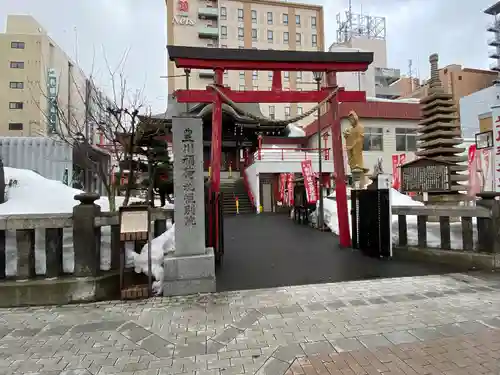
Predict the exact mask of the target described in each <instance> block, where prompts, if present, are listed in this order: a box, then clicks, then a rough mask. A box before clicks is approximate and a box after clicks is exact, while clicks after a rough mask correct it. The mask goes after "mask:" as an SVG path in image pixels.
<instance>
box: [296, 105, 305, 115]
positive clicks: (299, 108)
mask: <svg viewBox="0 0 500 375" xmlns="http://www.w3.org/2000/svg"><path fill="white" fill-rule="evenodd" d="M297 114H298V115H299V116H300V115H302V114H304V110H303V109H302V107H301V106H298V107H297Z"/></svg>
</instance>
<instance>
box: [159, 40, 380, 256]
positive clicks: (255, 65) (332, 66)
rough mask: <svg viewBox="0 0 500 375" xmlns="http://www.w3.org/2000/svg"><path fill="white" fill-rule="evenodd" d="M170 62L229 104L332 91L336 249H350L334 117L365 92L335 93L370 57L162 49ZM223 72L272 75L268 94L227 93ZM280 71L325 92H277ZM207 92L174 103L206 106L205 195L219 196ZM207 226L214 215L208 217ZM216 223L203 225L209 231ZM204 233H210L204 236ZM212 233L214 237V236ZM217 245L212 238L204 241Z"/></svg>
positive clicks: (311, 98) (212, 99)
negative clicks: (211, 78) (314, 80)
mask: <svg viewBox="0 0 500 375" xmlns="http://www.w3.org/2000/svg"><path fill="white" fill-rule="evenodd" d="M167 50H168V55H169V58H170V60H172V61H174V63H175V65H176V66H177V68H184V69H211V70H213V71H214V72H215V82H214V85H215V87H217V90H218V91H220V92H222V93H223V94H224V95H225V96H226V97H227V98H229V99H230V100H231V101H233V102H234V103H319V102H321V101H323V100H325V99H327V98H328V97H329V96H330V95H331V94H332V91H333V90H338V91H337V93H336V94H335V95H333V96H332V97H331V98H330V99H329V102H330V105H329V113H330V115H329V116H328V117H330V121H331V128H332V153H333V163H334V170H335V189H336V201H337V213H338V223H339V239H340V245H341V246H342V247H350V245H351V237H350V232H349V213H348V209H347V186H346V179H345V170H344V160H343V152H342V135H341V125H340V119H339V117H338V103H339V102H363V101H366V94H365V92H360V91H345V90H343V89H338V88H337V78H336V73H337V72H352V71H356V72H359V71H366V70H367V69H368V66H369V65H370V64H371V63H372V62H373V53H372V52H309V51H307V52H303V51H276V50H254V49H228V48H223V49H222V48H204V47H183V46H167ZM225 70H240V71H241V70H243V71H245V70H249V71H266V70H267V71H273V81H272V91H232V90H231V89H229V88H227V87H224V86H223V84H224V82H223V77H224V71H225ZM282 71H302V72H305V71H312V72H324V73H326V77H327V87H326V88H323V89H322V90H320V91H283V90H282V82H281V72H282ZM217 90H214V89H213V88H207V90H177V91H176V92H175V96H176V98H177V102H179V103H212V104H213V112H212V145H211V150H212V151H211V166H212V173H211V190H212V192H219V191H220V160H221V159H220V158H221V146H222V144H221V134H222V103H223V99H222V97H221V94H220V93H219V92H218V91H217ZM209 217H210V220H213V218H214V215H210V216H209ZM214 225H215V228H217V227H218V225H219V223H218V222H217V220H215V222H209V226H210V228H213V226H214ZM209 233H213V231H212V230H210V232H209ZM215 233H219V232H218V231H217V230H216V231H215ZM209 243H210V245H211V246H214V245H215V244H217V243H218V241H217V239H216V238H211V239H210V241H209Z"/></svg>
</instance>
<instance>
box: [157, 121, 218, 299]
mask: <svg viewBox="0 0 500 375" xmlns="http://www.w3.org/2000/svg"><path fill="white" fill-rule="evenodd" d="M172 135H173V139H172V147H173V153H174V155H175V158H174V194H175V202H174V205H175V212H174V218H175V252H174V254H173V255H170V254H169V255H167V256H166V257H165V258H164V278H163V281H164V283H163V295H164V296H174V295H187V294H195V293H210V292H215V257H214V250H213V249H212V248H208V249H207V248H206V247H205V246H206V244H205V203H204V202H205V194H204V181H203V124H202V120H201V119H200V118H194V117H174V118H172Z"/></svg>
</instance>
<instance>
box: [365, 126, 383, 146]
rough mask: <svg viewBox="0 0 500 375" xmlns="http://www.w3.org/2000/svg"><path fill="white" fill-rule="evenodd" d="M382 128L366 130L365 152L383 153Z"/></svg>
mask: <svg viewBox="0 0 500 375" xmlns="http://www.w3.org/2000/svg"><path fill="white" fill-rule="evenodd" d="M382 130H383V129H382V128H368V127H367V128H365V141H364V143H363V151H383V149H384V148H383V140H384V139H383V138H384V136H383V132H382Z"/></svg>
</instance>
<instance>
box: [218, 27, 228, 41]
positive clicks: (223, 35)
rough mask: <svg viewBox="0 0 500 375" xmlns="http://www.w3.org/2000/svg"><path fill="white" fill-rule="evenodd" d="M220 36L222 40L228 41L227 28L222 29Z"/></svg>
mask: <svg viewBox="0 0 500 375" xmlns="http://www.w3.org/2000/svg"><path fill="white" fill-rule="evenodd" d="M220 35H221V38H222V39H227V26H221V27H220Z"/></svg>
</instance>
